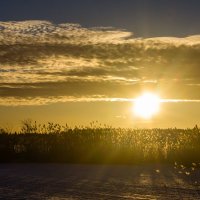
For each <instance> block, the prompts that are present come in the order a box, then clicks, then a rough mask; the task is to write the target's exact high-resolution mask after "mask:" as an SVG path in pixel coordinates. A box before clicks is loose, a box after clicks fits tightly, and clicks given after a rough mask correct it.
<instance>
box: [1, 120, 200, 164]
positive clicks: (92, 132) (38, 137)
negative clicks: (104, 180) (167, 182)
mask: <svg viewBox="0 0 200 200" xmlns="http://www.w3.org/2000/svg"><path fill="white" fill-rule="evenodd" d="M199 152H200V130H199V128H198V127H197V126H195V127H194V128H193V129H177V128H173V129H122V128H112V127H108V126H106V125H104V126H102V125H98V123H94V122H93V123H91V124H90V126H89V127H74V128H70V127H68V126H67V125H66V126H60V125H58V124H53V123H48V124H46V125H40V124H39V125H37V123H36V122H34V123H32V122H31V121H24V122H23V124H22V127H21V130H20V131H18V132H14V133H11V132H9V131H5V130H4V129H1V130H0V161H1V162H54V163H55V162H57V163H94V164H95V163H98V164H142V163H167V164H174V163H178V164H184V165H188V166H189V165H191V164H192V163H194V164H196V165H198V163H199V162H200V156H199Z"/></svg>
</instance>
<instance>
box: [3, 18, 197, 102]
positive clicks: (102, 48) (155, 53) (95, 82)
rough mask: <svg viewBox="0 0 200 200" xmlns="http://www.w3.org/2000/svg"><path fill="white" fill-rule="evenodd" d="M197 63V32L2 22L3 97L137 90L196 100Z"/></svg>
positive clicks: (118, 94) (117, 94) (123, 94)
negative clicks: (142, 33) (150, 34)
mask: <svg viewBox="0 0 200 200" xmlns="http://www.w3.org/2000/svg"><path fill="white" fill-rule="evenodd" d="M199 63H200V35H196V36H188V37H185V38H174V37H159V38H134V33H131V32H128V31H126V30H118V29H114V28H112V27H95V28H84V27H82V26H81V25H79V24H70V23H66V24H53V23H51V22H48V21H22V22H0V100H1V102H5V103H4V104H7V102H11V99H12V101H13V104H15V102H19V101H20V99H21V102H22V104H23V102H24V104H27V103H25V102H26V100H27V101H29V100H30V99H34V98H36V99H37V98H39V99H40V101H43V102H44V103H52V102H53V103H56V102H60V101H59V97H60V96H65V99H67V98H68V99H74V101H78V99H80V98H86V99H87V98H90V97H91V98H93V96H103V97H105V98H119V99H120V98H134V96H135V95H137V94H138V93H139V92H140V91H142V90H155V91H157V92H159V93H161V95H163V97H164V98H175V99H176V98H178V99H179V98H180V99H181V98H183V99H200V92H199V86H200V77H199V67H200V66H199ZM56 96H57V97H58V98H57V99H58V101H56ZM72 96H73V98H71V97H72ZM47 97H48V98H49V99H50V100H49V101H45V100H44V99H45V98H47ZM51 97H52V98H53V99H54V101H51V99H52V98H51ZM2 99H3V100H2ZM41 99H43V100H41ZM97 100H98V99H97ZM35 102H36V101H35ZM1 104H2V105H3V103H1ZM16 104H17V105H18V104H20V103H16ZM36 104H37V103H36Z"/></svg>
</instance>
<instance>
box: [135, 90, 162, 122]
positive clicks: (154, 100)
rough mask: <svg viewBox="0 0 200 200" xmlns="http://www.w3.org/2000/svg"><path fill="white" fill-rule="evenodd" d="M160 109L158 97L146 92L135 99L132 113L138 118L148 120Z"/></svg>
mask: <svg viewBox="0 0 200 200" xmlns="http://www.w3.org/2000/svg"><path fill="white" fill-rule="evenodd" d="M159 109H160V98H159V96H158V95H156V94H153V93H150V92H146V93H144V94H142V95H141V96H139V97H138V98H136V99H135V101H134V107H133V111H134V114H135V115H136V116H138V117H141V118H144V119H149V118H151V117H152V116H153V115H155V114H157V113H158V112H159Z"/></svg>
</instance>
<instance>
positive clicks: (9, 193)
mask: <svg viewBox="0 0 200 200" xmlns="http://www.w3.org/2000/svg"><path fill="white" fill-rule="evenodd" d="M175 168H176V167H175V166H174V165H159V164H152V165H137V166H120V165H69V164H0V199H9V200H10V199H50V200H54V199H55V200H59V199H62V200H63V199H70V200H73V199H92V200H94V199H95V200H96V199H106V200H109V199H140V200H141V199H170V200H176V199H187V200H188V199H192V200H194V199H200V170H199V169H195V170H194V169H193V168H191V169H189V168H188V169H185V168H184V167H180V168H178V169H177V168H176V169H175Z"/></svg>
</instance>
